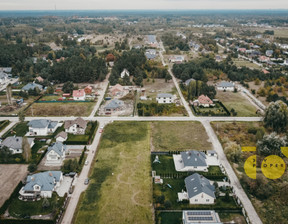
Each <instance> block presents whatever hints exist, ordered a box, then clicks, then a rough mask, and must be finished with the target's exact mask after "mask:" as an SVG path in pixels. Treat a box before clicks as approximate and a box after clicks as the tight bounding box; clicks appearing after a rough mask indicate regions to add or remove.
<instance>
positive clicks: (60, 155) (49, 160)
mask: <svg viewBox="0 0 288 224" xmlns="http://www.w3.org/2000/svg"><path fill="white" fill-rule="evenodd" d="M65 151H66V145H63V143H62V142H55V143H54V144H53V145H52V146H49V147H48V151H47V153H46V162H45V165H46V166H53V165H54V166H61V165H62V162H63V160H64V159H65Z"/></svg>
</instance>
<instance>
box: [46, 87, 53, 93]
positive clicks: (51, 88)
mask: <svg viewBox="0 0 288 224" xmlns="http://www.w3.org/2000/svg"><path fill="white" fill-rule="evenodd" d="M46 93H47V94H53V93H54V88H53V86H48V87H47V90H46Z"/></svg>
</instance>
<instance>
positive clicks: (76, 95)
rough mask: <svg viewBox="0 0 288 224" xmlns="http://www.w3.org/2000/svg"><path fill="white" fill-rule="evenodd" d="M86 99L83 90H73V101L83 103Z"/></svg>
mask: <svg viewBox="0 0 288 224" xmlns="http://www.w3.org/2000/svg"><path fill="white" fill-rule="evenodd" d="M85 98H86V93H85V91H84V89H78V90H73V100H76V101H80V100H82V101H84V100H85Z"/></svg>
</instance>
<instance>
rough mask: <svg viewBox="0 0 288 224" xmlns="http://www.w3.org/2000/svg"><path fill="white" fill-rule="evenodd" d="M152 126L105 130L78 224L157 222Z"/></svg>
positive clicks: (121, 125) (119, 125) (143, 124)
mask: <svg viewBox="0 0 288 224" xmlns="http://www.w3.org/2000/svg"><path fill="white" fill-rule="evenodd" d="M149 126H150V125H149V123H146V122H137V123H136V122H114V123H113V124H109V125H108V126H106V127H105V131H104V132H103V135H102V139H101V142H100V146H99V151H98V154H97V155H96V160H95V164H94V167H93V170H92V174H91V175H90V183H89V186H88V189H87V190H86V192H85V193H84V195H83V197H82V199H81V200H80V202H79V204H78V212H77V213H75V217H74V218H75V223H80V224H81V223H85V224H86V223H93V224H94V223H100V224H101V223H105V224H106V223H113V224H114V223H131V224H132V223H139V224H142V223H143V224H146V223H147V224H148V223H149V224H150V223H152V222H153V221H152V216H153V215H152V206H151V205H152V200H151V199H152V196H151V192H152V186H151V177H150V147H149V140H150V131H149ZM111 211H113V215H112V214H111Z"/></svg>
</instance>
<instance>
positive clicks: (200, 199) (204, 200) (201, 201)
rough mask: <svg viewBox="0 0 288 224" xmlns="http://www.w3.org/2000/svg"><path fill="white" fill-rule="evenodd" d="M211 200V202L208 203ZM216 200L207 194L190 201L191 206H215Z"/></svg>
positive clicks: (199, 195) (201, 194)
mask: <svg viewBox="0 0 288 224" xmlns="http://www.w3.org/2000/svg"><path fill="white" fill-rule="evenodd" d="M207 200H209V201H207ZM214 200H215V199H214V198H213V197H211V196H209V195H208V194H205V193H200V194H198V195H196V196H194V197H192V198H190V199H189V202H190V204H214Z"/></svg>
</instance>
